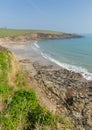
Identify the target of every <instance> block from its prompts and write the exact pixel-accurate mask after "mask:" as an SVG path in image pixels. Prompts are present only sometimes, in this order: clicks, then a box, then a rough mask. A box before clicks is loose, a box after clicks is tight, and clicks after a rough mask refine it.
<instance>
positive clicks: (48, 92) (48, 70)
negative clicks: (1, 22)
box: [0, 30, 92, 130]
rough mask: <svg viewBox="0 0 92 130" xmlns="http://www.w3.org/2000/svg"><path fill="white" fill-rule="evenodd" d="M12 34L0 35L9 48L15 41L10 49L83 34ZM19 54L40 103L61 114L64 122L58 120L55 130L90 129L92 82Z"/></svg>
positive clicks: (54, 112)
mask: <svg viewBox="0 0 92 130" xmlns="http://www.w3.org/2000/svg"><path fill="white" fill-rule="evenodd" d="M3 31H4V30H3ZM6 31H7V30H6ZM11 34H12V33H10V35H8V36H6V34H5V32H4V36H0V37H1V38H0V45H2V46H3V45H4V46H5V47H7V48H9V46H10V45H11V44H12V46H11V48H13V49H15V50H21V49H22V50H23V48H24V47H25V46H26V44H27V42H28V43H29V41H31V43H32V42H33V41H35V40H36V41H37V40H47V39H67V38H81V37H82V36H80V35H77V34H67V33H58V32H53V33H52V32H49V33H48V32H47V31H45V32H44V33H43V32H39V31H36V32H35V31H33V32H31V33H27V32H26V34H24V33H23V32H22V34H17V35H13V36H11ZM9 43H10V44H9ZM13 43H14V45H13ZM0 48H1V49H0V50H4V48H2V47H0ZM11 50H12V49H11ZM16 57H17V60H18V63H19V64H20V66H21V68H22V70H23V71H24V72H26V73H27V77H28V80H29V84H30V86H31V88H33V89H34V90H35V92H36V95H37V97H38V99H39V101H40V104H41V105H42V106H44V107H46V108H47V109H48V110H49V111H50V112H52V113H53V114H57V115H60V116H61V117H62V122H59V123H58V125H57V127H56V128H54V129H55V130H90V129H91V128H92V81H88V80H86V79H84V78H83V76H82V75H81V74H79V73H75V72H72V71H68V70H66V69H64V68H59V69H55V68H54V67H53V66H54V65H53V64H50V65H44V66H43V65H41V64H40V63H39V62H34V63H33V62H31V61H30V59H28V58H27V57H26V55H25V54H23V53H22V54H21V53H20V54H19V55H16ZM57 68H58V67H57ZM25 89H26V88H25ZM70 122H71V123H70ZM71 124H72V125H71Z"/></svg>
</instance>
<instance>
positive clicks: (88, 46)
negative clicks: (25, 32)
mask: <svg viewBox="0 0 92 130" xmlns="http://www.w3.org/2000/svg"><path fill="white" fill-rule="evenodd" d="M83 36H84V37H83V38H76V39H65V40H46V41H40V42H37V41H36V42H34V44H31V45H29V46H28V48H27V51H29V52H30V54H33V53H31V52H32V50H34V51H35V53H37V56H38V55H41V56H42V57H44V58H45V59H47V60H49V61H52V62H53V63H56V64H57V65H59V66H61V67H63V68H65V69H68V70H70V71H74V72H79V73H81V74H82V75H83V76H84V77H85V78H86V79H88V80H92V34H86V35H83ZM30 49H31V50H30ZM30 56H31V57H32V55H30Z"/></svg>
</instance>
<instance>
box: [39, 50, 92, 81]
mask: <svg viewBox="0 0 92 130" xmlns="http://www.w3.org/2000/svg"><path fill="white" fill-rule="evenodd" d="M41 55H42V56H43V57H44V58H46V59H48V60H50V61H52V62H53V63H56V64H57V65H59V66H61V67H62V68H65V69H67V70H69V71H73V72H75V73H81V74H82V76H83V77H84V78H85V79H87V80H92V73H89V72H88V71H87V69H85V68H82V67H77V66H74V65H69V64H66V63H61V62H59V61H58V60H55V59H54V58H52V57H50V56H49V55H48V54H44V53H43V52H41Z"/></svg>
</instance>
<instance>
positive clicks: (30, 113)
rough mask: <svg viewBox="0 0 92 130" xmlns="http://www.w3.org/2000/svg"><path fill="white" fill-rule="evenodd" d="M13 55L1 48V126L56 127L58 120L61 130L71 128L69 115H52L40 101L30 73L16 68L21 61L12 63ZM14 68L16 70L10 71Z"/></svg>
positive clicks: (16, 129) (15, 129)
mask: <svg viewBox="0 0 92 130" xmlns="http://www.w3.org/2000/svg"><path fill="white" fill-rule="evenodd" d="M13 59H14V58H13V56H12V53H11V52H10V51H7V50H6V51H0V107H1V108H2V109H1V115H0V124H1V126H0V129H1V130H31V129H32V130H33V129H36V130H42V129H43V130H51V129H53V130H55V129H57V123H58V124H59V128H60V129H62V130H63V128H64V129H66V130H67V128H68V130H69V129H72V126H71V124H70V122H69V121H68V120H67V118H66V117H63V118H62V116H60V117H58V116H55V115H52V113H50V112H49V111H48V110H46V109H45V108H43V107H42V106H40V105H39V101H38V99H37V98H36V95H35V92H34V90H32V89H30V87H29V84H28V80H27V75H26V74H25V73H24V72H22V71H21V70H20V71H19V70H14V69H15V66H18V65H17V62H15V61H14V64H15V66H14V65H13V63H12V60H13ZM13 70H14V71H15V72H16V73H14V74H13V75H11V72H12V73H13ZM10 79H11V80H12V82H13V84H12V85H11V82H10ZM61 124H62V125H61ZM61 126H62V128H61Z"/></svg>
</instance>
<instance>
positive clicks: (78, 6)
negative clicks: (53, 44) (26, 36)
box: [0, 0, 92, 33]
mask: <svg viewBox="0 0 92 130" xmlns="http://www.w3.org/2000/svg"><path fill="white" fill-rule="evenodd" d="M0 27H7V28H16V29H18V28H19V29H44V30H56V31H63V32H75V33H92V0H0Z"/></svg>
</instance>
